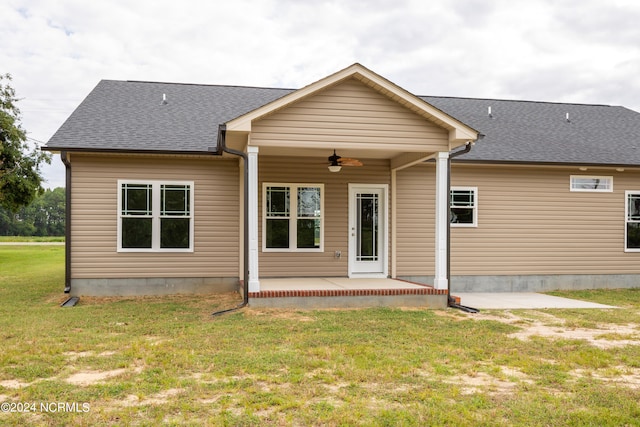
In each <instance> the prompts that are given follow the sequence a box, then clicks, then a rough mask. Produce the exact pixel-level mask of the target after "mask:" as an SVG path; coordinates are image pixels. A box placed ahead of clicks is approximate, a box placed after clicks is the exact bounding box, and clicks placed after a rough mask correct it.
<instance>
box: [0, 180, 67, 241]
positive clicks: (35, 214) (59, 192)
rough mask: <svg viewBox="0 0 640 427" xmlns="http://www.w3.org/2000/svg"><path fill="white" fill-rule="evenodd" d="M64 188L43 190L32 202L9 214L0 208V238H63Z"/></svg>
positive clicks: (6, 210)
mask: <svg viewBox="0 0 640 427" xmlns="http://www.w3.org/2000/svg"><path fill="white" fill-rule="evenodd" d="M64 223H65V191H64V188H62V187H58V188H56V189H53V190H50V189H47V190H45V192H44V193H42V195H40V196H37V197H36V198H35V199H34V201H33V202H32V203H31V204H30V205H28V206H23V207H21V208H20V209H18V210H17V211H16V212H11V211H9V210H8V209H4V208H2V207H1V206H0V236H64V232H65V228H64Z"/></svg>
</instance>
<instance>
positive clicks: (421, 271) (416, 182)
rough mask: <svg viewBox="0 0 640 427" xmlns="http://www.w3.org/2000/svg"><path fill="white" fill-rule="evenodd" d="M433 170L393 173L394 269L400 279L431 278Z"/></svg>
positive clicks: (433, 263)
mask: <svg viewBox="0 0 640 427" xmlns="http://www.w3.org/2000/svg"><path fill="white" fill-rule="evenodd" d="M435 185H436V175H435V167H433V166H431V167H427V166H425V165H418V166H413V167H410V168H407V169H402V170H400V171H398V172H397V173H396V201H397V205H396V215H397V218H396V240H397V248H396V269H397V275H398V276H400V277H408V276H424V275H433V274H434V268H435V213H436V208H435V200H436V191H435Z"/></svg>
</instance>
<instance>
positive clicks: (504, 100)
mask: <svg viewBox="0 0 640 427" xmlns="http://www.w3.org/2000/svg"><path fill="white" fill-rule="evenodd" d="M417 96H418V97H419V98H441V99H460V100H475V101H496V102H526V103H530V104H553V105H578V106H584V107H618V106H616V105H609V104H588V103H580V102H558V101H532V100H526V99H498V98H475V97H464V96H438V95H417Z"/></svg>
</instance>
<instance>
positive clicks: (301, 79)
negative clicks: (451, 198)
mask: <svg viewBox="0 0 640 427" xmlns="http://www.w3.org/2000/svg"><path fill="white" fill-rule="evenodd" d="M354 62H359V63H361V64H362V65H364V66H366V67H368V68H369V69H371V70H372V71H374V72H376V73H378V74H380V75H382V76H383V77H385V78H387V79H389V80H391V81H392V82H394V83H396V84H397V85H399V86H401V87H403V88H404V89H406V90H408V91H410V92H412V93H414V94H416V95H442V96H459V97H471V98H498V99H518V100H533V101H550V102H571V103H587V104H609V105H623V106H626V107H628V108H631V109H633V110H636V111H640V1H637V0H527V1H513V0H342V1H337V0H335V1H333V0H224V1H222V0H182V1H176V0H99V1H87V0H2V2H1V3H0V73H2V74H4V73H10V74H12V75H13V79H14V80H13V83H12V85H13V87H14V89H16V91H17V94H18V97H20V98H21V99H22V100H21V101H20V103H19V104H18V106H19V108H20V109H21V111H22V125H23V128H24V129H26V130H27V132H28V135H29V137H30V138H32V139H33V140H36V141H42V142H46V141H47V140H48V139H49V138H50V137H51V136H52V135H53V133H54V132H55V131H56V130H57V128H58V127H59V126H60V125H61V124H62V123H63V122H64V120H65V119H66V118H67V117H68V116H69V114H71V112H72V111H73V110H74V109H75V108H76V107H77V105H78V104H79V103H80V102H81V101H82V99H83V98H84V97H85V96H86V95H87V94H88V93H89V92H90V91H91V90H92V89H93V88H94V86H95V85H96V84H97V83H98V82H99V81H100V80H101V79H119V80H148V81H163V82H180V83H205V84H230V85H241V86H267V87H285V88H298V87H302V86H304V85H307V84H309V83H312V82H314V81H316V80H318V79H320V78H322V77H325V76H326V75H329V74H331V73H333V72H335V71H338V70H341V69H343V68H346V67H347V66H349V65H351V64H353V63H354ZM45 173H46V177H47V179H48V183H47V186H49V187H56V186H64V168H63V167H62V163H61V162H60V159H59V158H56V159H54V164H53V166H52V167H50V168H47V169H46V172H45Z"/></svg>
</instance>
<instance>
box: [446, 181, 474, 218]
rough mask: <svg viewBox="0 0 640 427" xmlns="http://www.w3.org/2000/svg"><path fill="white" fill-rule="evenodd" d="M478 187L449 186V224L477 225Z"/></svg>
mask: <svg viewBox="0 0 640 427" xmlns="http://www.w3.org/2000/svg"><path fill="white" fill-rule="evenodd" d="M477 197H478V189H477V188H476V187H451V192H450V193H449V208H450V221H451V225H453V226H455V227H477V226H478V205H477Z"/></svg>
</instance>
